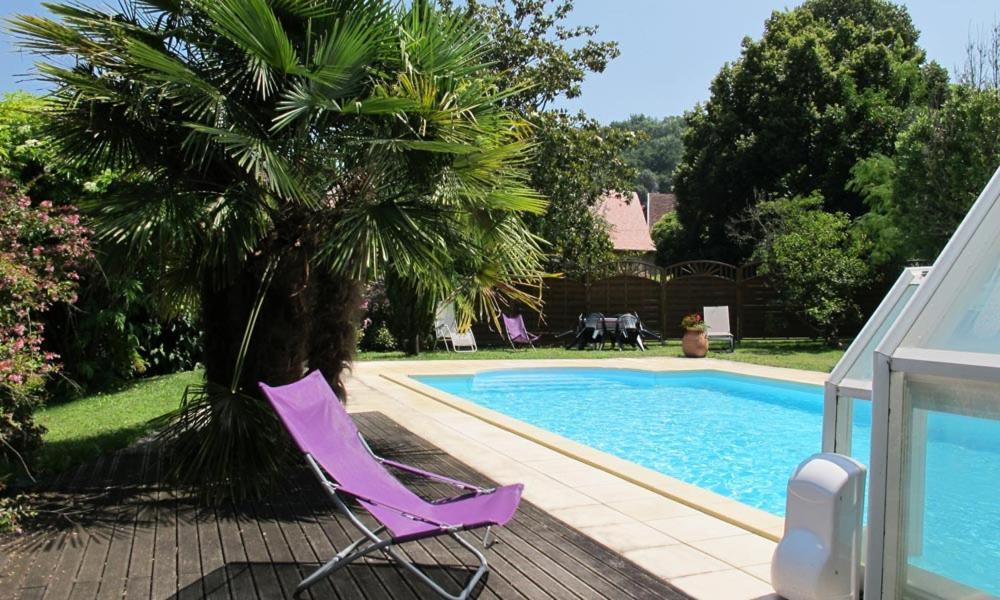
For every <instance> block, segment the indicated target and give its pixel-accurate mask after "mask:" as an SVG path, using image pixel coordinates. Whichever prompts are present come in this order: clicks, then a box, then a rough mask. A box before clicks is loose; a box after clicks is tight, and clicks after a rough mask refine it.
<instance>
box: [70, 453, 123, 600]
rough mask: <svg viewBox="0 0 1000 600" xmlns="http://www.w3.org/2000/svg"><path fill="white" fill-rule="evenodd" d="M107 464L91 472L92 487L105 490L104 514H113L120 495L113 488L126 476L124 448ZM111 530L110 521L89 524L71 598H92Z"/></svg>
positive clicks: (109, 515)
mask: <svg viewBox="0 0 1000 600" xmlns="http://www.w3.org/2000/svg"><path fill="white" fill-rule="evenodd" d="M111 456H112V459H111V464H110V465H109V466H108V470H107V472H104V473H94V475H93V480H92V487H93V488H98V487H103V488H104V491H105V492H106V493H107V494H108V497H107V499H106V500H105V502H106V503H107V506H106V510H107V516H108V517H110V518H113V517H114V514H115V513H116V511H117V503H118V500H120V496H119V494H118V493H117V491H116V487H117V486H118V484H119V482H121V481H124V480H126V477H125V475H124V474H123V473H122V469H121V468H120V467H122V466H123V464H122V463H123V462H125V461H127V460H128V458H127V451H125V452H116V453H115V454H112V455H111ZM113 532H114V524H113V523H107V522H101V521H98V522H97V523H95V524H94V525H93V526H91V527H90V528H89V533H90V538H89V540H88V543H87V547H86V548H85V549H84V555H83V561H82V562H81V563H80V570H79V571H78V572H77V575H76V581H75V582H74V584H73V589H72V591H71V592H70V597H71V598H73V599H74V600H76V599H79V600H86V599H88V598H96V597H97V592H98V590H99V589H100V587H101V575H102V574H103V573H104V564H105V562H106V561H107V558H108V550H109V549H110V547H111V536H112V533H113Z"/></svg>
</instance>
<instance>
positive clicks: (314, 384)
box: [259, 371, 524, 600]
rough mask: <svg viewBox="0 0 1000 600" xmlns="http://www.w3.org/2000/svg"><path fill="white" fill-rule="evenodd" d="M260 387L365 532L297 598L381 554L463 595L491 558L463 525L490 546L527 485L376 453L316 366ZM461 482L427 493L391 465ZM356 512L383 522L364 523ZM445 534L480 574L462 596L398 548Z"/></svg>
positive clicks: (451, 598) (455, 597) (337, 501)
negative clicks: (486, 480)
mask: <svg viewBox="0 0 1000 600" xmlns="http://www.w3.org/2000/svg"><path fill="white" fill-rule="evenodd" d="M259 387H260V389H261V391H262V392H263V394H264V396H265V397H266V398H267V399H268V401H269V402H270V403H271V405H272V407H273V408H274V409H275V411H276V412H277V414H278V417H279V418H280V420H281V421H282V423H283V424H284V426H285V429H286V430H287V431H288V433H289V434H290V435H291V437H292V439H293V440H294V441H295V443H296V444H297V445H298V448H299V450H300V451H301V452H302V453H303V455H304V456H305V459H306V463H307V464H308V465H309V468H310V470H311V471H312V472H313V475H315V477H316V478H317V479H318V480H319V482H320V484H321V485H322V487H323V489H324V490H326V493H327V495H329V496H330V499H331V500H332V501H333V503H334V505H335V506H336V507H337V510H338V511H340V512H341V513H342V514H343V515H344V516H345V517H347V519H348V520H349V521H350V522H351V524H352V525H354V527H356V528H357V529H358V531H360V533H361V537H359V538H358V539H356V540H354V541H352V542H351V543H350V544H348V545H347V547H345V548H343V549H342V550H340V552H338V553H337V554H336V555H335V556H334V557H333V558H332V559H330V560H329V561H328V562H327V563H325V564H323V565H322V566H320V567H319V568H318V569H316V570H315V571H313V572H312V573H311V574H309V575H308V576H307V577H306V578H305V579H303V580H302V581H301V582H300V583H299V584H298V586H297V588H296V590H295V597H298V596H299V595H300V594H302V592H304V591H305V590H307V589H309V588H310V587H311V586H313V585H315V584H316V583H317V582H319V581H321V580H322V579H324V578H326V577H328V576H330V575H332V574H333V573H335V572H336V571H338V570H339V569H341V568H343V567H345V566H347V565H349V564H351V563H352V562H354V561H355V560H358V559H360V558H364V557H366V556H369V555H371V554H375V553H380V554H382V555H384V556H385V557H386V558H387V559H388V560H390V561H392V562H395V563H396V564H398V565H399V566H401V567H403V568H405V569H406V570H407V571H409V572H411V573H412V574H414V575H415V576H417V578H419V579H420V580H421V581H423V582H424V583H425V584H427V586H428V587H430V588H431V589H432V590H434V592H436V593H437V594H438V595H440V596H441V597H443V598H446V599H448V600H465V599H466V598H468V597H469V594H470V593H471V592H472V590H473V589H474V588H475V587H476V585H477V584H478V583H479V581H480V580H481V579H482V577H483V575H484V574H485V573H486V572H487V570H488V569H489V566H488V565H487V562H486V557H485V556H484V554H483V552H480V551H479V550H478V549H477V548H476V547H475V546H473V545H472V544H470V543H469V542H468V540H466V539H464V538H463V537H462V536H460V535H459V532H462V531H471V530H480V529H485V534H484V536H483V547H484V550H485V549H488V548H489V547H490V545H491V541H490V532H491V529H490V528H491V527H492V526H494V525H496V526H502V525H505V524H506V523H508V522H509V521H510V520H511V519H512V518H513V517H514V514H515V513H516V512H517V508H518V506H519V504H520V500H521V492H522V490H523V489H524V486H523V485H522V484H512V485H506V486H500V487H491V488H484V487H480V486H476V485H472V484H470V483H465V482H463V481H459V480H457V479H452V478H450V477H445V476H444V475H438V474H436V473H432V472H430V471H425V470H423V469H420V468H417V467H414V466H411V465H407V464H404V463H400V462H396V461H393V460H389V459H386V458H382V457H380V456H378V455H376V454H375V453H374V452H373V451H372V449H371V447H370V446H369V445H368V443H367V442H366V441H365V439H364V436H363V435H362V434H361V432H360V431H359V430H358V428H357V425H356V424H355V422H354V419H352V418H351V416H350V415H349V414H348V413H347V411H346V410H345V409H344V407H343V405H342V404H341V402H340V400H339V399H338V397H337V395H336V393H335V392H334V391H333V389H332V388H331V387H330V385H329V383H328V382H327V381H326V379H325V378H324V377H323V375H322V373H320V372H319V371H313V372H312V373H310V374H308V375H306V376H305V377H303V378H302V379H300V380H298V381H295V382H292V383H289V384H287V385H283V386H277V387H271V386H268V385H266V384H264V383H260V384H259ZM390 469H394V470H397V471H401V472H404V473H408V474H411V475H415V476H418V477H422V478H424V479H427V480H431V481H435V482H438V483H443V484H447V485H450V486H452V487H454V488H458V489H459V490H460V491H459V492H458V493H457V494H455V495H452V496H448V497H445V498H439V499H436V500H431V499H428V498H426V497H424V496H422V495H420V494H418V493H417V492H416V491H414V490H412V489H410V487H409V486H407V485H406V484H404V483H403V482H402V481H400V480H399V478H398V477H397V476H396V475H395V474H394V473H393V472H392V471H391V470H390ZM350 500H354V501H355V502H357V507H356V508H357V510H359V511H362V510H363V511H366V512H367V513H369V514H370V515H371V516H372V517H373V518H374V519H375V520H376V521H377V522H378V524H379V526H378V527H376V528H374V529H372V528H370V527H368V526H366V525H365V523H364V522H363V521H362V520H361V518H359V516H358V515H359V514H361V513H360V512H359V513H357V514H356V513H355V510H354V509H352V506H349V505H348V501H350ZM442 535H447V536H449V537H451V538H452V539H454V540H455V541H456V542H457V543H458V544H459V545H460V546H462V547H463V548H465V549H466V550H468V551H469V552H470V553H471V554H472V555H473V556H475V558H476V560H477V561H478V566H477V567H476V570H475V572H474V573H473V574H472V575H471V577H470V578H469V581H468V582H467V583H466V584H465V586H464V587H463V588H462V590H461V592H459V593H458V594H452V593H449V592H448V591H447V590H445V589H444V588H443V587H442V586H441V585H440V584H439V583H437V582H436V581H434V580H433V579H432V578H431V577H430V576H429V575H428V574H427V573H425V572H423V570H422V569H421V568H420V567H419V566H417V565H416V564H414V563H413V562H412V561H410V560H408V559H407V558H406V557H404V556H403V555H402V554H400V553H399V552H397V551H396V546H399V545H402V544H405V543H408V542H413V541H417V540H421V539H427V538H432V537H437V536H442Z"/></svg>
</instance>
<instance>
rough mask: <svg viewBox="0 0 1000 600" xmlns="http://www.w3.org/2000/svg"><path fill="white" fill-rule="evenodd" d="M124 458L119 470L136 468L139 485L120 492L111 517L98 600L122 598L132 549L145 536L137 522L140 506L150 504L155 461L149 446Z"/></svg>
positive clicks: (131, 452) (129, 453) (128, 470)
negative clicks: (111, 529) (149, 491)
mask: <svg viewBox="0 0 1000 600" xmlns="http://www.w3.org/2000/svg"><path fill="white" fill-rule="evenodd" d="M123 454H124V456H125V457H126V458H125V465H124V466H123V468H122V469H120V470H121V471H122V472H123V473H129V472H132V471H133V469H136V468H137V469H138V472H139V476H138V480H139V481H138V483H139V484H140V485H139V486H138V489H136V490H130V489H129V488H130V487H131V486H127V485H126V486H124V488H122V489H123V490H124V491H123V492H122V493H120V494H119V497H120V501H119V503H118V507H117V510H116V512H115V515H114V529H113V531H112V533H111V543H110V544H109V546H108V556H107V559H105V563H104V572H103V573H102V574H101V585H100V587H99V588H98V590H97V597H98V599H99V600H113V599H115V598H121V597H122V596H123V595H124V594H125V586H126V582H127V581H128V569H129V564H130V562H131V557H132V547H133V546H134V545H135V543H136V541H137V540H140V544H141V543H142V542H141V540H144V539H145V538H146V535H143V534H142V533H140V532H138V531H137V519H138V518H139V512H140V510H141V508H142V506H144V505H148V504H149V496H148V495H147V494H146V493H145V490H146V489H147V487H146V486H147V485H148V483H149V482H150V480H152V479H153V476H154V467H153V465H154V464H155V463H154V461H155V457H154V456H153V454H152V446H151V445H149V444H145V445H143V446H140V447H139V448H136V449H135V451H134V452H133V451H131V450H130V451H127V452H125V453H123Z"/></svg>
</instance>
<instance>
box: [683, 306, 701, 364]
mask: <svg viewBox="0 0 1000 600" xmlns="http://www.w3.org/2000/svg"><path fill="white" fill-rule="evenodd" d="M681 327H683V328H684V338H683V339H682V340H681V349H682V350H683V351H684V356H687V357H688V358H705V355H706V354H708V325H705V319H703V318H702V316H701V314H699V313H693V314H690V315H687V316H685V317H684V318H683V319H681Z"/></svg>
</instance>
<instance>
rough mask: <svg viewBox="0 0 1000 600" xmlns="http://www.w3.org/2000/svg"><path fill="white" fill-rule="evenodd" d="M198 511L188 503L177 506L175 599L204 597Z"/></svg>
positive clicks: (185, 501)
mask: <svg viewBox="0 0 1000 600" xmlns="http://www.w3.org/2000/svg"><path fill="white" fill-rule="evenodd" d="M197 519H198V509H197V508H196V507H194V506H193V505H192V504H191V503H190V502H189V501H187V500H181V501H180V502H179V503H178V506H177V597H178V598H179V599H181V600H183V599H185V598H203V597H204V594H205V592H204V585H203V583H204V578H203V576H204V573H202V570H201V542H200V540H199V539H198V525H197V523H196V521H197Z"/></svg>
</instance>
